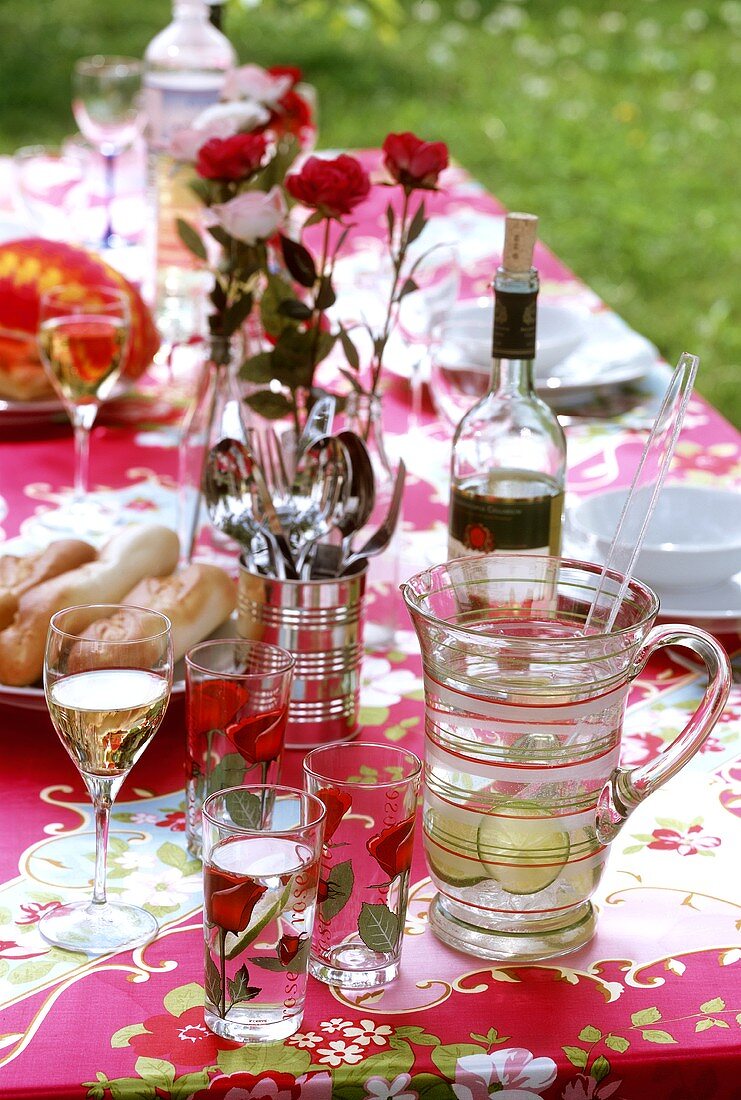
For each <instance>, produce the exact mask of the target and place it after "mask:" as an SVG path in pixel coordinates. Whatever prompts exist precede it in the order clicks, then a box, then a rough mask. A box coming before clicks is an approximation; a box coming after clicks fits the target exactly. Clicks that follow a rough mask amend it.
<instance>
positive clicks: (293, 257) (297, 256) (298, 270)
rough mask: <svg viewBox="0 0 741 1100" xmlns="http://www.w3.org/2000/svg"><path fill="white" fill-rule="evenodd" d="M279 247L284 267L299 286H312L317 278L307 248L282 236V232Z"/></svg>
mask: <svg viewBox="0 0 741 1100" xmlns="http://www.w3.org/2000/svg"><path fill="white" fill-rule="evenodd" d="M280 247H281V251H282V252H283V259H284V260H285V262H286V267H287V268H288V270H289V271H290V273H291V275H293V277H294V279H295V280H296V282H297V283H298V284H299V286H305V287H312V286H313V285H314V283H315V282H316V279H317V271H316V266H315V264H314V259H313V257H312V255H311V253H310V252H309V250H308V248H304V246H303V245H302V244H300V243H299V242H298V241H292V240H291V238H290V237H284V236H283V235H282V234H281V238H280Z"/></svg>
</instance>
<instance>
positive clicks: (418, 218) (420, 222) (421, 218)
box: [406, 199, 427, 244]
mask: <svg viewBox="0 0 741 1100" xmlns="http://www.w3.org/2000/svg"><path fill="white" fill-rule="evenodd" d="M426 225H427V215H426V211H425V202H424V199H422V202H421V203H420V204H419V206H418V207H417V209H416V211H415V214H414V217H413V218H412V223H411V225H410V226H409V232H408V233H407V240H406V243H407V244H411V243H412V241H416V239H417V237H418V236H419V235H420V233H421V232H422V230H423V229H424V227H425V226H426Z"/></svg>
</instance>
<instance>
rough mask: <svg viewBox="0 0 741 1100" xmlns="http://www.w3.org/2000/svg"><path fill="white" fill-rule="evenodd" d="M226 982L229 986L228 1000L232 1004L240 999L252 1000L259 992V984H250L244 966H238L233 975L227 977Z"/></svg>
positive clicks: (237, 1002)
mask: <svg viewBox="0 0 741 1100" xmlns="http://www.w3.org/2000/svg"><path fill="white" fill-rule="evenodd" d="M227 984H228V986H229V1000H230V1001H231V1002H232V1004H233V1005H236V1004H239V1002H240V1001H254V999H255V997H256V996H257V995H258V993H260V992H261V988H260V987H259V986H256V985H250V973H249V970H248V969H247V967H246V966H240V968H239V970H238V971H237V973H236V974H235V975H234V977H233V978H229V980H228V983H227Z"/></svg>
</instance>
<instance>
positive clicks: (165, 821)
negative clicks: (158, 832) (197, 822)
mask: <svg viewBox="0 0 741 1100" xmlns="http://www.w3.org/2000/svg"><path fill="white" fill-rule="evenodd" d="M157 828H158V829H169V830H170V832H172V833H184V832H185V814H184V813H183V811H182V810H170V812H169V813H167V814H165V816H164V817H163V818H162V820H161V821H158V822H157Z"/></svg>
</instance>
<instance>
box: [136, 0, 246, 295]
mask: <svg viewBox="0 0 741 1100" xmlns="http://www.w3.org/2000/svg"><path fill="white" fill-rule="evenodd" d="M209 15H210V8H209V5H208V3H207V2H206V0H174V2H173V6H172V22H171V23H169V25H168V26H167V27H165V29H164V30H163V31H160V33H159V34H157V35H155V37H154V38H153V39H152V41H151V42H150V43H149V45H148V46H147V49H146V51H145V54H144V60H145V62H146V75H145V78H144V87H145V106H146V113H147V145H148V181H147V188H148V205H149V219H150V226H149V238H150V241H149V243H150V255H151V257H152V269H153V271H156V276H157V285H156V287H154V286H150V287H149V288H147V289H148V290H149V293H150V296H151V298H152V300H153V301H155V302H156V303H157V305H158V306H159V308H160V309H161V308H162V303H163V301H164V300H166V299H168V298H173V297H175V298H178V299H182V300H183V302H184V303H187V301H188V297H189V295H192V294H193V293H197V292H198V290H199V289H200V287H201V284H202V283H203V281H204V280H203V274H202V273H201V272H199V271H198V267H197V261H195V260H194V258H193V256H192V255H191V254H190V253H189V252H188V251H187V249H186V248H185V247H184V245H183V244H182V243H181V241H180V239H179V237H178V234H177V229H176V224H175V223H176V219H177V218H178V217H183V218H185V219H186V220H190V221H193V220H196V221H197V220H198V217H199V214H200V206H199V204H198V201H197V199H196V198H195V196H194V195H193V193H192V192H191V190H190V188H189V186H188V181H189V180H190V178H191V176H192V168H191V167H190V166H188V165H183V164H179V163H178V162H177V161H175V160H173V159H172V157H170V156H169V155H168V150H169V147H170V141H171V139H172V136H173V134H175V133H176V132H177V131H178V130H182V129H187V128H188V127H189V126H190V125H191V123H192V122H193V120H194V119H195V118H196V117H197V116H198V115H199V114H200V113H201V111H203V110H205V108H206V107H210V106H211V105H212V104H213V103H216V102H217V101H218V99H219V96H220V94H221V89H222V87H223V85H224V80H225V79H226V75H227V73H228V72H229V71H230V70H231V69H232V68H233V67H234V65H235V64H236V61H237V57H236V54H235V52H234V49H233V47H232V45H231V43H230V42H229V40H228V39H227V38H226V36H225V35H223V34H222V33H221V31H219V30H217V29H216V27H214V26H213V25H212V24H211V22H210V21H209Z"/></svg>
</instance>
